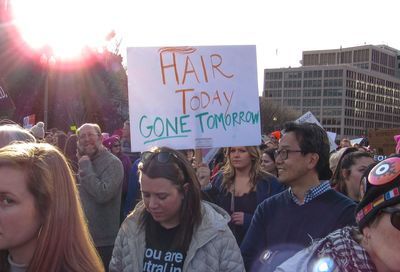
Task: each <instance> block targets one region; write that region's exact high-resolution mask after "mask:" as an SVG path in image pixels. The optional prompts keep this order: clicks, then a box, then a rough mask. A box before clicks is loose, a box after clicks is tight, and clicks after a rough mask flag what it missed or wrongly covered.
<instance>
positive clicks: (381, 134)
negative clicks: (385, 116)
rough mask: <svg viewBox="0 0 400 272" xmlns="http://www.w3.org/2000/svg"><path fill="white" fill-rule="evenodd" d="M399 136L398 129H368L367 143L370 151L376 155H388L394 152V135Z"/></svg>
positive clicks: (399, 129) (399, 131) (399, 130)
mask: <svg viewBox="0 0 400 272" xmlns="http://www.w3.org/2000/svg"><path fill="white" fill-rule="evenodd" d="M397 134H400V128H388V129H370V130H368V141H369V145H370V147H371V148H372V149H376V152H377V153H378V154H382V155H390V154H392V153H395V151H396V142H395V140H394V135H397Z"/></svg>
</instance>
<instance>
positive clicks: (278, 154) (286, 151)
mask: <svg viewBox="0 0 400 272" xmlns="http://www.w3.org/2000/svg"><path fill="white" fill-rule="evenodd" d="M291 152H303V151H301V150H289V149H281V150H275V152H274V153H275V159H277V158H278V157H279V158H280V159H282V160H287V158H288V157H289V153H291Z"/></svg>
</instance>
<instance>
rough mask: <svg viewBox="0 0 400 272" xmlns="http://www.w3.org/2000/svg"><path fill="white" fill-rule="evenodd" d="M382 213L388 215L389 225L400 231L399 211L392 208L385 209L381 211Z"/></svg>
mask: <svg viewBox="0 0 400 272" xmlns="http://www.w3.org/2000/svg"><path fill="white" fill-rule="evenodd" d="M381 211H382V212H384V213H387V214H390V223H392V226H393V227H395V228H396V229H398V230H400V209H399V208H394V207H387V208H384V209H382V210H381Z"/></svg>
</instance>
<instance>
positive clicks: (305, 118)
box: [295, 111, 337, 152]
mask: <svg viewBox="0 0 400 272" xmlns="http://www.w3.org/2000/svg"><path fill="white" fill-rule="evenodd" d="M295 122H296V123H299V124H301V123H313V124H317V125H318V126H320V127H321V128H324V127H323V126H322V125H321V123H320V122H318V119H317V118H316V117H315V116H314V114H312V112H310V111H308V112H306V113H305V114H303V115H302V116H300V117H299V118H297V119H296V121H295ZM326 133H327V134H328V139H329V146H330V152H332V151H334V150H336V148H337V144H336V143H335V139H336V133H334V132H330V131H327V132H326Z"/></svg>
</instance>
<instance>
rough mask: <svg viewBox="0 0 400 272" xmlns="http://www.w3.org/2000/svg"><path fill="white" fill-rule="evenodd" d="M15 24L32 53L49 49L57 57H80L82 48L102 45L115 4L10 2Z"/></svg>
mask: <svg viewBox="0 0 400 272" xmlns="http://www.w3.org/2000/svg"><path fill="white" fill-rule="evenodd" d="M11 5H12V11H13V14H12V16H13V19H14V23H15V25H16V26H17V28H18V30H19V32H20V34H21V36H22V38H23V39H24V41H25V42H26V43H27V44H28V45H29V46H30V47H31V48H32V49H34V50H42V49H43V48H44V47H46V46H48V47H49V48H50V49H51V51H52V54H53V55H54V56H55V57H57V58H62V59H74V58H79V57H80V56H81V54H82V52H83V50H84V49H85V48H88V47H89V48H94V49H97V48H99V47H102V46H105V44H106V40H105V37H106V35H107V34H108V33H109V32H110V31H112V29H113V25H112V23H111V20H112V18H115V17H114V16H117V14H116V13H115V12H114V11H116V7H118V4H117V3H116V1H104V0H96V1H93V0H85V1H78V0H68V1H65V0H64V1H61V0H36V1H25V0H12V1H11Z"/></svg>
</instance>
